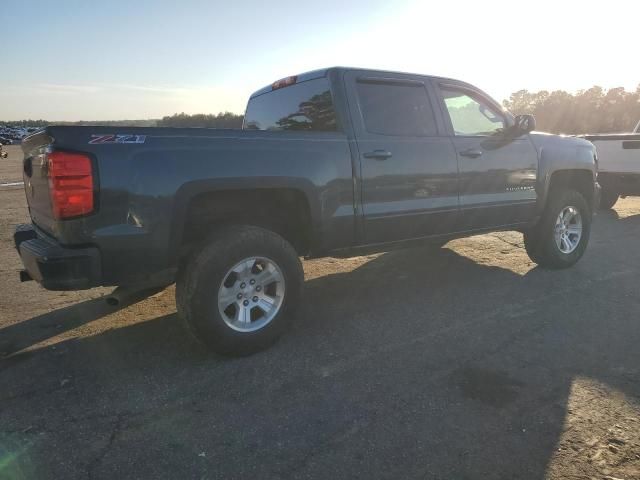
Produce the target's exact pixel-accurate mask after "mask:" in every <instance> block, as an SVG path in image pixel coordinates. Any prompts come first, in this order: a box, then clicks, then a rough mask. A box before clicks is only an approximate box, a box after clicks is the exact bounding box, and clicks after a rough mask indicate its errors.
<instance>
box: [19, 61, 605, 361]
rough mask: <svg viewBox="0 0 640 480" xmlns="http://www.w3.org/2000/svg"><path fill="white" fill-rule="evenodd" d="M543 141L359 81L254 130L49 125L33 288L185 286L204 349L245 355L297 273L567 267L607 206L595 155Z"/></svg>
mask: <svg viewBox="0 0 640 480" xmlns="http://www.w3.org/2000/svg"><path fill="white" fill-rule="evenodd" d="M534 127H535V120H534V119H533V117H532V116H531V115H519V116H517V117H514V116H512V115H511V114H510V113H508V112H506V111H504V110H503V109H502V107H501V106H500V104H498V103H497V102H496V101H495V100H493V99H491V98H490V97H489V96H488V95H486V94H485V93H484V92H482V91H481V90H479V89H478V88H476V87H474V86H472V85H470V84H468V83H465V82H461V81H458V80H452V79H448V78H439V77H431V76H425V75H414V74H407V73H396V72H385V71H376V70H362V69H352V68H329V69H325V70H318V71H314V72H309V73H305V74H301V75H297V76H293V77H287V78H285V79H282V80H279V81H276V82H274V83H273V84H271V85H268V86H266V87H264V88H262V89H260V90H258V91H257V92H255V93H254V94H253V95H251V97H250V99H249V103H248V106H247V109H246V113H245V116H244V125H243V129H242V130H213V129H198V128H191V129H187V128H114V127H76V126H59V127H58V126H48V127H46V128H45V129H44V130H42V131H40V132H38V133H36V134H33V135H31V136H29V137H27V138H26V139H25V140H24V141H23V143H22V149H23V151H24V155H25V159H24V183H25V192H26V197H27V201H28V204H29V213H30V216H31V219H32V222H33V224H31V225H22V226H19V227H18V228H17V229H16V232H15V234H14V239H15V243H16V246H17V248H18V250H19V253H20V256H21V258H22V262H23V264H24V266H25V270H24V271H23V272H22V273H21V277H22V279H23V280H28V279H31V278H32V279H35V280H37V281H38V282H40V283H41V284H42V285H43V286H44V287H45V288H48V289H52V290H78V289H84V288H91V287H95V286H99V285H104V286H107V285H115V286H124V287H128V288H130V289H135V288H137V289H143V288H149V287H150V286H165V285H168V284H171V283H173V282H176V284H177V285H176V302H177V307H178V312H179V314H180V316H181V317H182V318H183V319H184V320H185V321H186V324H187V325H188V327H189V329H190V330H191V331H192V332H193V333H194V334H195V336H196V337H197V338H198V339H199V340H201V341H202V342H203V343H205V344H206V345H208V346H209V347H210V348H212V349H213V350H215V351H217V352H221V353H226V354H248V353H251V352H255V351H257V350H259V349H261V348H264V347H266V346H267V345H270V344H271V343H272V342H274V341H275V340H276V339H277V338H278V337H279V336H280V334H281V333H282V332H283V331H284V330H285V328H286V327H287V324H288V320H290V319H291V318H292V316H293V312H294V310H295V307H296V306H297V304H298V303H299V300H300V298H301V297H300V294H301V290H302V285H303V279H304V275H303V270H302V264H301V262H300V257H306V258H314V257H322V256H328V255H333V256H343V257H344V256H353V255H360V254H362V253H363V252H373V251H385V250H389V249H391V248H395V247H400V246H410V245H415V244H420V243H423V242H428V241H435V242H438V243H445V242H446V241H447V240H449V239H451V238H457V237H464V236H469V235H474V234H477V233H480V232H487V231H496V230H518V231H521V232H523V233H524V244H525V247H526V251H527V253H528V254H529V256H530V257H531V259H532V260H533V261H534V262H536V263H538V264H539V265H540V266H542V267H547V268H566V267H570V266H571V265H573V264H575V263H576V262H577V261H578V260H579V259H580V258H581V257H582V255H583V253H584V251H585V249H586V247H587V243H588V241H589V235H590V230H591V219H592V209H593V206H594V205H595V204H596V203H597V197H598V184H597V182H596V163H595V153H596V152H595V148H594V146H593V145H592V144H591V143H589V142H588V141H586V140H583V139H579V138H571V137H559V136H554V135H547V134H539V133H532V130H533V129H534ZM424 268H429V265H425V266H424ZM345 294H348V293H345ZM462 295H463V293H462ZM397 321H398V322H401V321H402V320H401V319H399V320H397ZM398 328H401V326H400V325H398Z"/></svg>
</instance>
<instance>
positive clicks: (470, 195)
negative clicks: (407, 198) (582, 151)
mask: <svg viewBox="0 0 640 480" xmlns="http://www.w3.org/2000/svg"><path fill="white" fill-rule="evenodd" d="M435 87H436V88H438V89H439V91H440V96H439V97H440V98H439V100H440V105H441V107H442V108H443V110H444V112H445V117H446V119H447V120H448V121H449V125H448V127H449V128H450V131H449V133H450V135H451V138H452V140H453V143H454V145H455V148H456V152H457V155H458V169H459V172H460V177H459V178H460V225H459V229H460V230H474V229H482V228H491V227H496V226H501V225H513V224H518V223H522V222H527V221H529V220H531V219H533V218H534V216H535V206H536V189H535V187H536V179H537V171H538V153H537V151H536V149H535V147H534V146H533V143H532V142H531V140H530V139H529V136H528V135H526V134H524V135H522V134H516V133H515V130H514V129H513V128H512V123H510V122H509V120H508V119H507V117H506V115H505V113H504V112H503V111H502V110H501V109H500V108H499V107H498V105H496V104H495V103H494V102H493V101H492V100H490V99H489V98H487V97H485V96H484V95H483V94H482V93H481V92H479V91H476V90H474V89H472V88H470V87H469V86H467V85H459V84H456V83H446V84H442V83H439V84H437V85H435Z"/></svg>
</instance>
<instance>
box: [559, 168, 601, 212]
mask: <svg viewBox="0 0 640 480" xmlns="http://www.w3.org/2000/svg"><path fill="white" fill-rule="evenodd" d="M563 188H564V189H566V188H570V189H573V190H576V191H578V192H579V193H580V194H582V196H583V197H584V198H585V200H586V201H587V203H588V204H589V208H591V209H593V207H594V205H593V204H594V200H595V198H594V193H595V191H594V188H593V174H592V173H591V172H590V171H589V170H560V171H558V172H555V173H554V174H553V176H552V177H551V183H550V186H549V192H553V191H554V190H557V189H563Z"/></svg>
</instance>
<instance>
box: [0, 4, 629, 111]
mask: <svg viewBox="0 0 640 480" xmlns="http://www.w3.org/2000/svg"><path fill="white" fill-rule="evenodd" d="M639 16H640V2H638V1H637V0H626V1H620V0H608V1H602V0H593V1H588V0H582V1H577V0H529V1H518V0H511V1H497V0H494V1H492V0H484V1H481V0H455V1H453V0H449V1H440V2H429V1H427V0H422V1H414V0H406V1H403V0H397V1H389V0H385V1H379V0H322V1H315V0H297V1H290V0H280V1H266V0H241V1H233V0H227V1H221V0H209V1H199V0H181V1H176V0H154V1H150V0H129V1H120V0H110V1H109V2H100V3H98V2H94V1H90V0H0V39H1V42H2V47H0V52H1V55H0V120H18V119H23V118H34V119H35V118H37V119H45V120H50V121H55V120H62V121H72V120H117V119H144V118H160V117H162V116H165V115H171V114H173V113H176V112H186V113H217V112H219V111H232V112H236V113H242V112H243V111H244V108H245V105H246V101H247V98H248V97H249V95H250V94H251V93H252V92H253V91H255V90H257V89H259V88H261V87H263V86H264V85H267V84H270V83H272V82H273V81H274V80H277V79H279V78H282V77H286V76H288V75H293V74H296V73H300V72H304V71H308V70H314V69H317V68H323V67H328V66H335V65H342V66H354V67H366V68H376V69H387V70H398V71H407V72H414V73H422V74H433V75H442V76H448V77H453V78H458V79H461V80H465V81H468V82H470V83H472V84H474V85H477V86H478V87H480V88H482V89H483V90H485V91H486V92H488V93H489V94H490V95H492V96H493V97H494V98H496V99H497V100H499V101H501V100H503V99H505V98H508V97H509V95H510V94H511V93H512V92H514V91H517V90H520V89H528V90H531V91H537V90H542V89H546V90H558V89H562V90H567V91H571V92H574V91H577V90H579V89H586V88H589V87H591V86H593V85H600V86H602V87H604V88H613V87H625V88H627V89H628V90H635V89H636V87H637V86H638V85H639V84H640V63H638V61H637V50H638V46H639V45H640V37H639V36H638V29H637V24H638V18H639Z"/></svg>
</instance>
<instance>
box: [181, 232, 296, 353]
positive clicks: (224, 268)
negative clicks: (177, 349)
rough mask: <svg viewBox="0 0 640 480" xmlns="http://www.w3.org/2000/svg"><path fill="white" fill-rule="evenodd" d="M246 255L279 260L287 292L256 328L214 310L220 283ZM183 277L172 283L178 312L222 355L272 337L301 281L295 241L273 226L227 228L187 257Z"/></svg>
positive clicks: (253, 346) (280, 328) (263, 343)
mask: <svg viewBox="0 0 640 480" xmlns="http://www.w3.org/2000/svg"><path fill="white" fill-rule="evenodd" d="M250 257H265V258H268V259H270V260H271V261H273V262H275V263H276V264H277V265H278V267H279V268H280V270H281V271H282V274H283V276H284V282H285V295H284V299H283V304H282V306H281V308H280V311H279V312H278V313H277V315H276V316H275V317H274V318H273V319H272V320H271V322H269V323H268V324H267V325H265V326H264V327H263V328H261V329H259V330H256V331H254V332H239V331H237V330H234V329H233V328H231V327H230V326H229V325H227V323H226V322H225V321H224V319H223V318H222V315H221V314H220V312H219V310H218V301H217V300H218V289H219V288H220V285H221V284H222V281H223V280H224V277H225V276H226V274H227V273H228V271H229V270H230V269H231V268H232V267H233V266H234V265H236V264H237V263H238V262H240V261H242V260H243V259H246V258H250ZM184 277H185V278H184V281H183V283H184V285H183V286H182V287H181V286H180V285H178V287H177V289H176V298H177V299H178V303H179V304H180V305H179V312H180V313H181V314H182V316H183V317H184V319H185V321H186V323H187V325H188V327H189V329H190V330H191V332H192V333H193V334H194V335H195V336H196V338H197V339H198V340H199V341H201V342H202V343H204V344H205V345H206V346H208V347H210V348H212V349H213V350H215V351H217V352H218V353H221V354H224V355H248V354H251V353H254V352H256V351H259V350H262V349H264V348H266V347H268V346H269V345H271V344H272V343H273V342H275V341H276V340H277V339H278V338H279V337H280V336H281V334H282V333H283V331H284V330H285V329H286V328H287V326H288V324H289V321H290V317H291V314H292V313H293V311H294V310H295V308H296V307H297V304H298V301H299V297H300V294H301V291H302V284H303V273H302V267H301V264H300V260H299V258H298V256H297V254H296V252H295V250H294V249H293V247H292V246H291V245H289V244H288V243H287V242H286V241H285V240H284V239H283V238H281V237H280V236H278V235H276V234H275V233H273V232H270V231H268V230H264V229H262V228H258V227H248V226H247V227H235V228H230V229H228V230H227V231H225V232H224V233H223V234H221V235H219V236H217V237H215V238H213V239H212V240H211V241H210V242H208V244H207V245H205V246H204V247H203V248H202V250H201V251H200V252H199V254H197V255H196V256H194V258H193V259H192V260H191V262H190V265H189V266H188V267H187V271H186V272H185V275H184Z"/></svg>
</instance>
